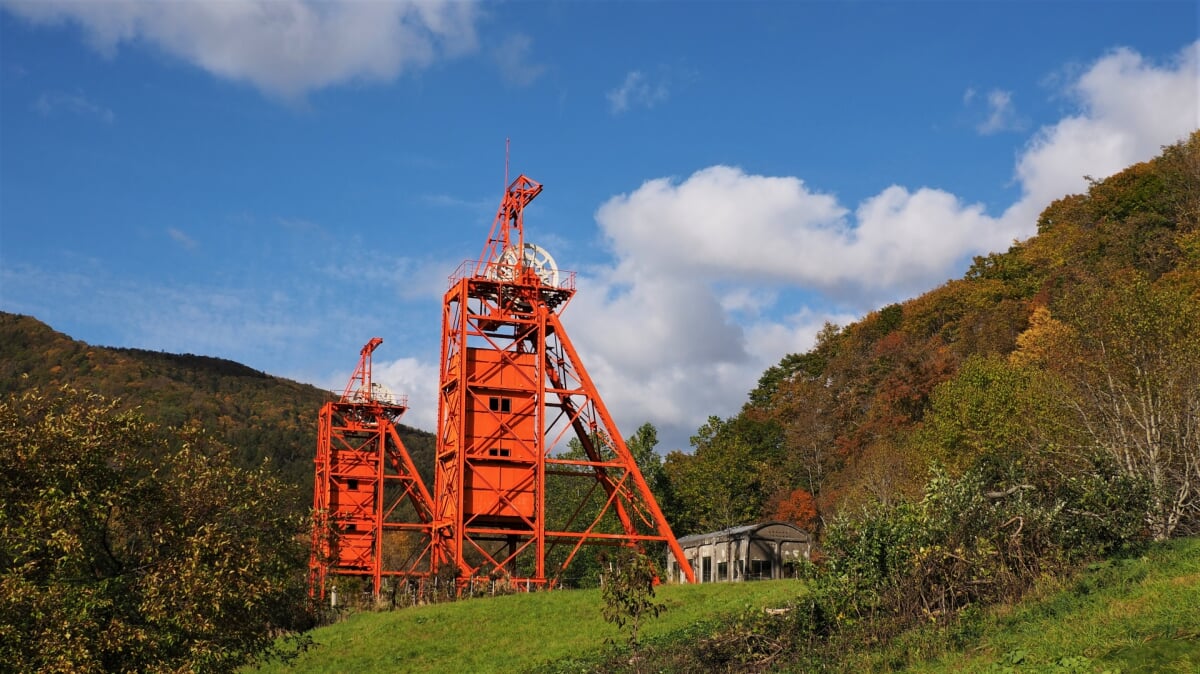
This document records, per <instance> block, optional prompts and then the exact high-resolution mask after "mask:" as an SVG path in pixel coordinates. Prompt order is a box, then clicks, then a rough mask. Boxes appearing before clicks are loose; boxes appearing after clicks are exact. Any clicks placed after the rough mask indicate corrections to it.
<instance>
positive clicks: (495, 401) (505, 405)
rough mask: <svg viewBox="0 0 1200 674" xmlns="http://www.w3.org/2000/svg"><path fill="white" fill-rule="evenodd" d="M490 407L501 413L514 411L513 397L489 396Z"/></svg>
mask: <svg viewBox="0 0 1200 674" xmlns="http://www.w3.org/2000/svg"><path fill="white" fill-rule="evenodd" d="M488 409H489V410H491V411H493V412H500V413H501V414H508V413H509V412H511V411H512V398H495V397H493V398H488Z"/></svg>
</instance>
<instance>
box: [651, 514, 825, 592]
mask: <svg viewBox="0 0 1200 674" xmlns="http://www.w3.org/2000/svg"><path fill="white" fill-rule="evenodd" d="M679 547H681V548H683V554H684V556H685V557H687V559H688V561H689V562H690V563H691V565H692V571H694V572H695V574H696V582H698V583H717V582H728V581H733V582H738V581H743V580H767V579H772V578H790V577H792V575H793V573H794V571H793V570H792V568H791V566H790V565H789V564H788V562H789V561H797V560H799V559H801V558H804V559H808V557H809V554H810V553H811V552H812V539H811V537H810V536H809V535H808V532H806V531H804V530H803V529H801V528H800V527H798V526H796V525H794V524H791V523H789V522H761V523H759V524H747V525H744V526H740V527H733V528H731V529H723V530H721V531H714V532H712V533H708V534H693V535H691V536H684V537H683V538H680V539H679ZM667 578H669V579H671V580H672V581H676V582H683V574H682V571H681V570H680V568H679V566H678V565H677V564H676V563H675V559H674V557H673V556H672V555H667Z"/></svg>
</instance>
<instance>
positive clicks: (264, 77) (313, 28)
mask: <svg viewBox="0 0 1200 674" xmlns="http://www.w3.org/2000/svg"><path fill="white" fill-rule="evenodd" d="M3 5H4V7H6V8H7V9H8V10H9V11H11V12H12V13H14V14H16V15H17V16H20V17H23V18H25V19H26V20H29V21H31V22H33V23H35V24H57V23H64V22H66V23H72V24H76V25H78V26H79V27H80V28H81V29H82V30H83V31H84V33H85V35H86V36H87V39H88V41H89V42H90V43H91V45H92V46H93V47H94V48H96V49H97V50H99V51H101V52H102V53H104V54H107V55H114V54H115V53H116V52H117V50H118V48H119V47H120V46H121V45H123V44H127V43H139V42H144V43H148V44H151V45H153V46H155V47H157V48H158V49H161V50H162V51H163V52H165V53H167V54H170V55H172V56H174V57H176V58H179V59H181V60H183V61H185V62H187V63H190V64H192V65H194V66H196V67H199V68H201V69H203V70H205V71H207V72H209V73H211V74H213V75H215V76H217V77H221V78H224V79H230V80H235V81H239V82H246V83H249V84H251V85H253V86H255V87H258V88H259V89H261V90H263V91H265V92H267V93H269V94H272V95H275V96H279V97H284V98H295V97H298V96H302V95H303V94H305V93H306V92H308V91H312V90H315V89H320V88H322V87H327V86H330V85H335V84H339V83H343V82H349V81H356V80H363V81H383V82H386V81H390V80H393V79H395V78H396V77H398V76H399V75H401V74H402V73H405V72H410V71H412V70H418V69H421V68H423V67H426V66H428V65H430V64H431V63H433V62H434V61H436V60H437V59H439V58H449V57H454V56H458V55H461V54H464V53H467V52H470V51H472V50H474V49H475V48H476V46H477V38H476V27H475V22H476V20H477V11H476V6H475V5H474V4H473V3H471V2H467V1H465V0H462V1H454V0H445V1H442V0H427V1H420V0H391V1H389V2H336V3H335V2H318V1H316V0H223V1H217V2H205V1H202V0H173V1H170V2H166V1H163V2H148V1H146V0H94V1H92V2H80V1H78V0H36V1H34V0H3Z"/></svg>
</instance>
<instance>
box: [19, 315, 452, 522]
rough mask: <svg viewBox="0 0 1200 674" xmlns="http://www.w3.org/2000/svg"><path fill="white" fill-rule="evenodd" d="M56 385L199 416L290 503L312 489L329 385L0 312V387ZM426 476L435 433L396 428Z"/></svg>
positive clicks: (160, 416) (174, 421)
mask: <svg viewBox="0 0 1200 674" xmlns="http://www.w3.org/2000/svg"><path fill="white" fill-rule="evenodd" d="M62 385H70V386H73V387H75V388H79V389H85V390H88V391H93V392H95V393H99V394H102V395H104V396H107V397H111V398H119V399H121V400H122V402H123V405H124V406H126V407H129V408H139V409H140V410H141V412H142V413H143V414H144V415H145V416H146V417H147V418H148V419H150V420H152V421H155V422H157V423H159V424H162V425H164V426H180V425H183V424H187V423H191V422H198V423H200V424H201V425H202V426H203V427H204V428H205V429H207V430H208V432H209V433H211V434H213V435H215V436H216V437H218V438H220V439H221V440H222V441H224V442H225V443H227V444H229V445H230V446H232V447H233V448H235V450H236V451H237V461H238V463H239V464H241V465H245V466H254V465H259V464H261V463H262V462H263V461H264V460H268V459H269V461H270V464H269V465H270V466H271V467H272V469H273V470H274V471H275V472H276V473H277V474H278V475H279V476H280V477H281V478H283V479H284V480H286V481H287V482H288V483H289V484H292V485H295V488H296V489H295V503H296V507H297V508H306V507H308V506H309V505H310V500H311V498H312V496H311V494H312V480H313V458H314V456H315V453H316V436H317V414H318V412H319V411H320V409H321V406H322V405H323V404H324V403H325V401H327V400H331V399H333V397H334V396H333V394H332V393H330V392H329V391H325V390H322V389H320V388H317V387H315V386H311V385H308V384H301V383H299V382H295V381H292V380H289V379H284V378H282V377H276V376H273V375H269V374H267V373H265V372H261V371H259V370H255V369H253V368H251V367H248V366H246V365H242V364H241V363H237V362H234V361H231V360H226V359H223V358H214V357H211V356H198V355H194V354H174V353H166V352H160V351H148V350H145V349H130V348H113V347H104V346H93V345H90V344H88V343H86V342H82V341H78V340H75V339H72V338H71V337H70V336H68V335H65V334H63V333H61V332H58V331H56V330H54V329H53V328H51V327H50V326H49V325H46V324H45V323H43V322H42V321H40V320H38V319H37V318H34V317H32V316H24V315H20V314H12V313H7V312H0V394H4V395H8V394H11V393H14V392H19V391H22V390H25V389H29V388H33V387H38V388H41V389H43V390H53V389H55V388H57V387H59V386H62ZM399 431H400V435H401V437H402V439H403V440H404V443H405V446H406V447H407V448H408V450H409V452H410V453H411V454H412V455H413V460H414V462H415V463H416V464H417V466H418V469H419V470H420V471H421V472H422V473H423V474H424V477H425V478H426V480H431V479H432V472H433V438H434V436H433V435H432V434H430V433H427V432H424V431H420V430H417V429H414V428H410V427H407V426H401V427H400V428H399Z"/></svg>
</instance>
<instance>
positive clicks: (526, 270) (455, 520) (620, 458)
mask: <svg viewBox="0 0 1200 674" xmlns="http://www.w3.org/2000/svg"><path fill="white" fill-rule="evenodd" d="M541 190H542V186H541V185H540V184H539V183H537V182H534V181H533V180H531V179H529V178H527V177H526V176H524V175H522V176H520V177H518V178H517V179H516V180H514V181H513V182H512V184H510V185H509V186H508V188H507V190H506V191H505V194H504V198H503V200H502V201H501V203H500V208H499V211H498V212H497V214H496V219H495V222H494V223H493V225H492V231H491V234H490V235H489V237H488V240H487V244H486V245H485V247H484V249H483V253H482V254H481V255H480V257H479V259H478V260H475V261H468V262H466V263H464V264H463V266H462V267H460V268H459V271H458V272H457V273H456V274H455V275H454V276H452V277H451V279H450V281H451V286H450V289H449V290H448V291H447V293H446V295H445V299H444V302H443V305H442V355H441V380H440V389H439V397H438V419H439V422H438V423H439V428H438V437H437V459H436V466H435V474H434V475H435V477H434V480H435V486H434V493H435V495H436V496H435V500H434V538H435V545H436V546H437V547H438V550H439V553H440V554H441V555H444V556H443V557H442V559H444V561H445V562H446V563H448V564H452V565H455V566H457V567H458V569H459V570H460V571H459V573H460V574H463V575H465V576H468V578H460V580H461V581H462V582H467V581H468V580H476V579H485V578H492V579H504V580H508V581H510V582H514V583H517V584H520V585H521V586H522V587H526V588H533V587H543V586H553V585H555V584H556V583H558V582H559V581H560V580H561V579H563V578H564V577H565V576H564V571H565V570H566V569H567V567H568V565H569V564H570V563H571V561H572V560H573V559H574V558H575V557H576V554H577V553H578V552H579V550H580V549H581V548H582V547H583V546H585V545H622V546H629V547H642V546H643V545H644V544H647V543H651V542H660V543H663V544H665V545H666V546H667V547H668V548H669V549H670V550H671V552H672V553H673V554H674V556H675V559H676V561H677V562H678V564H679V566H680V568H681V569H682V570H683V572H684V575H685V576H686V577H687V579H688V580H689V581H694V577H693V574H692V569H691V566H690V565H689V564H688V562H687V559H686V558H685V557H684V555H683V552H682V550H681V549H680V547H679V544H678V543H677V542H676V540H675V537H674V535H672V533H671V529H670V527H669V525H668V524H667V521H666V519H665V518H664V517H663V514H662V511H661V510H660V509H659V507H658V504H657V503H656V502H655V499H654V496H653V494H652V493H651V491H650V489H649V487H648V486H647V484H646V481H645V479H643V477H642V474H641V472H640V471H639V470H638V467H637V464H636V463H635V461H634V459H633V456H632V454H631V453H630V451H629V449H628V448H627V447H626V445H625V442H624V440H623V439H622V437H621V434H620V433H619V432H618V430H617V428H616V426H615V424H614V423H613V420H612V417H611V416H610V415H609V413H608V410H607V409H606V408H605V406H604V402H603V401H602V400H601V399H600V396H599V394H598V393H597V392H596V387H595V386H594V384H593V383H592V380H591V378H590V377H589V376H588V374H587V371H586V370H585V369H584V367H583V363H582V362H581V361H580V359H579V354H578V353H577V352H576V350H575V347H574V346H573V345H572V343H571V341H570V339H568V337H567V333H566V330H565V329H564V328H563V325H562V323H561V321H560V320H559V312H561V311H562V309H563V308H564V307H565V306H566V304H567V303H568V302H569V301H570V299H571V297H572V296H573V295H574V293H575V276H574V274H573V273H560V272H559V270H558V269H557V267H556V266H555V263H554V260H553V258H551V256H550V255H549V253H547V252H546V251H545V250H543V249H542V248H540V247H538V246H536V245H534V244H532V243H528V242H526V241H525V234H524V210H525V207H526V206H528V205H529V203H530V202H531V201H532V200H533V199H534V198H535V197H536V196H537V195H538V194H539V193H540V192H541ZM569 438H575V439H577V440H578V446H577V450H576V451H575V452H574V453H572V454H568V455H563V454H561V453H559V454H554V453H553V452H554V451H555V450H556V449H558V450H562V449H565V448H566V446H567V440H568V439H569ZM580 450H581V451H580ZM549 480H565V481H569V482H571V483H572V484H573V485H576V486H573V487H571V488H569V489H563V490H558V491H557V492H556V493H557V494H558V497H557V498H555V499H554V501H555V502H554V503H551V502H549V501H548V499H547V483H548V481H549ZM589 499H590V501H589ZM588 503H590V504H591V505H588ZM552 552H554V553H555V554H551V553H552Z"/></svg>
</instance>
